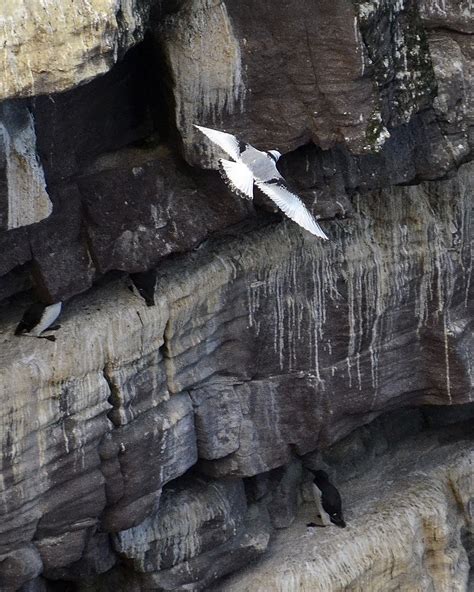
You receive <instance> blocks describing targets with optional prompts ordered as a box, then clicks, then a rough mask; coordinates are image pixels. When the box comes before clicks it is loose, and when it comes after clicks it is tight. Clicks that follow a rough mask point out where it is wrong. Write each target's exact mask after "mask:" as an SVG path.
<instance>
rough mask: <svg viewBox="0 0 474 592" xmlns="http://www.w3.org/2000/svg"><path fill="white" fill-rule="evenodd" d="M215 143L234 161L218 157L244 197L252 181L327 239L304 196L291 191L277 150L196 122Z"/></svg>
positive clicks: (299, 221) (249, 196)
mask: <svg viewBox="0 0 474 592" xmlns="http://www.w3.org/2000/svg"><path fill="white" fill-rule="evenodd" d="M195 127H196V128H197V129H198V130H200V131H201V132H202V133H203V134H204V135H205V136H207V137H208V138H209V139H210V140H211V141H212V142H214V144H217V146H219V148H221V149H222V150H224V152H226V153H227V154H228V155H229V156H230V157H231V158H233V159H234V161H235V162H233V161H231V160H225V159H223V158H221V159H219V168H220V172H221V175H222V177H223V178H224V180H225V181H226V182H227V183H228V184H229V185H230V187H231V189H232V190H233V191H235V192H236V193H237V194H238V195H240V196H241V197H245V198H247V199H252V198H253V185H254V183H255V185H256V186H257V187H258V188H259V189H260V190H261V191H263V193H265V195H267V196H268V197H269V198H270V199H271V200H272V201H273V202H274V203H275V204H276V205H277V206H278V207H279V208H280V210H282V211H283V213H284V214H286V215H287V216H288V218H291V220H293V221H294V222H296V223H297V224H299V225H300V226H302V227H303V228H304V229H305V230H308V231H309V232H311V233H312V234H314V235H315V236H318V237H319V238H323V239H327V238H328V237H327V236H326V234H325V233H324V231H323V229H322V228H321V226H320V225H319V224H318V223H317V222H316V220H315V219H314V217H313V216H312V215H311V212H310V211H309V210H308V209H307V207H306V206H305V205H304V203H303V202H302V201H301V199H300V198H299V197H298V196H297V195H295V194H294V193H292V192H291V191H290V190H289V189H288V187H287V185H286V183H285V179H284V178H283V177H282V176H281V175H280V172H279V171H278V169H277V166H276V163H277V161H278V159H279V158H280V156H281V154H280V152H278V150H268V151H266V152H262V151H261V150H257V149H256V148H254V147H253V146H251V145H250V144H247V143H246V142H242V141H240V140H238V139H237V138H236V137H235V136H233V135H232V134H227V133H225V132H220V131H218V130H214V129H210V128H208V127H202V126H200V125H195Z"/></svg>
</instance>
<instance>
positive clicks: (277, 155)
mask: <svg viewBox="0 0 474 592" xmlns="http://www.w3.org/2000/svg"><path fill="white" fill-rule="evenodd" d="M267 154H268V155H269V156H270V157H271V158H273V160H274V161H275V162H277V161H278V159H279V158H280V156H281V152H278V150H268V152H267Z"/></svg>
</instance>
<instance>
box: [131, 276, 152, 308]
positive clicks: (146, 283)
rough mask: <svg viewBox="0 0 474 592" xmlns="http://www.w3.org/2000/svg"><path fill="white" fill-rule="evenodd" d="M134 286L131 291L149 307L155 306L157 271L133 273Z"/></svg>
mask: <svg viewBox="0 0 474 592" xmlns="http://www.w3.org/2000/svg"><path fill="white" fill-rule="evenodd" d="M130 279H131V280H132V282H133V285H132V286H130V290H131V291H132V292H133V293H134V294H135V295H137V296H140V297H141V298H143V299H144V300H145V302H146V305H147V306H154V305H155V287H156V269H151V270H149V271H140V272H137V273H131V274H130Z"/></svg>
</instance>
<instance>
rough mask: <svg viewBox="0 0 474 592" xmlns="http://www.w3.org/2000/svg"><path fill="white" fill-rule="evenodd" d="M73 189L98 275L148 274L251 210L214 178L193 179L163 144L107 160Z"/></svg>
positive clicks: (100, 163)
mask: <svg viewBox="0 0 474 592" xmlns="http://www.w3.org/2000/svg"><path fill="white" fill-rule="evenodd" d="M78 184H79V189H80V192H81V196H82V203H83V207H84V209H85V215H86V221H87V222H86V225H87V235H88V245H89V249H90V251H91V254H92V257H93V260H94V262H95V265H96V266H97V268H98V270H99V272H100V273H105V272H106V271H108V270H110V269H120V270H124V271H129V272H139V271H145V270H147V269H149V268H151V267H154V266H155V265H157V263H158V262H159V261H160V259H162V258H163V257H165V256H166V255H169V254H170V253H173V252H179V251H184V250H187V249H190V248H192V247H193V246H195V245H196V244H198V243H199V242H201V241H202V240H204V239H205V238H206V237H207V236H208V235H209V233H210V232H212V231H216V230H219V229H220V228H221V227H222V226H227V225H231V224H235V223H236V222H239V221H240V220H242V219H243V218H244V217H245V216H246V215H247V214H248V212H249V209H248V205H247V204H248V202H245V201H244V200H242V199H240V198H239V197H237V196H235V195H233V194H231V193H230V192H229V191H228V190H227V189H226V188H225V186H224V184H223V183H222V182H221V180H220V179H219V177H218V176H217V175H216V174H212V173H211V174H205V173H203V174H201V175H193V174H192V172H191V170H190V169H189V167H186V166H185V165H183V164H180V163H179V162H178V161H177V159H176V158H175V157H174V156H173V155H172V154H170V153H169V152H168V150H167V149H166V148H165V147H163V146H161V147H158V148H155V149H129V150H126V151H122V152H119V153H117V154H112V155H110V156H108V157H104V158H102V159H101V160H99V161H98V162H97V163H95V165H94V167H93V168H91V169H90V170H89V172H88V174H85V175H83V176H82V177H81V178H80V180H79V182H78ZM181 221H182V222H183V223H182V222H181Z"/></svg>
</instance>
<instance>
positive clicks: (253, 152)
mask: <svg viewBox="0 0 474 592" xmlns="http://www.w3.org/2000/svg"><path fill="white" fill-rule="evenodd" d="M240 159H241V160H242V162H243V163H244V164H245V165H247V166H248V168H249V169H250V170H251V171H252V173H253V176H254V177H255V179H256V180H257V181H263V182H266V181H270V180H271V179H281V178H282V176H281V175H280V173H279V172H278V169H277V168H276V163H275V161H274V159H273V158H272V157H271V156H269V155H268V154H267V153H266V152H261V151H260V150H257V149H256V148H254V147H253V146H251V145H250V144H247V145H246V147H245V150H244V151H243V152H242V153H241V154H240Z"/></svg>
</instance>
